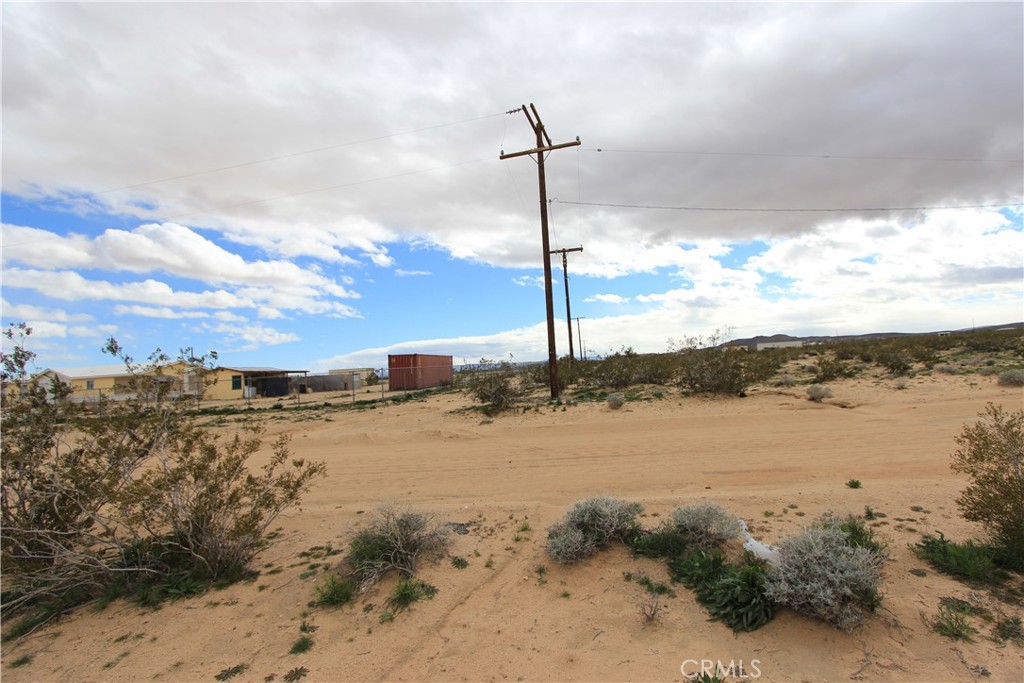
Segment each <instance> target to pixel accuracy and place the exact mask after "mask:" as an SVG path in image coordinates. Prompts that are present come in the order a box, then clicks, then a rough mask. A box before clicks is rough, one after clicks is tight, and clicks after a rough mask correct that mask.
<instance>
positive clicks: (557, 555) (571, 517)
mask: <svg viewBox="0 0 1024 683" xmlns="http://www.w3.org/2000/svg"><path fill="white" fill-rule="evenodd" d="M642 509H643V508H642V507H641V506H640V505H639V504H638V503H630V502H627V501H624V500H618V499H616V498H588V499H587V500H582V501H577V502H576V503H575V504H573V506H572V507H571V508H570V509H569V511H568V512H567V513H566V514H565V517H564V519H563V520H562V521H561V522H558V523H556V524H554V525H552V526H551V527H550V528H549V529H548V545H547V553H548V556H549V557H551V559H552V560H554V561H555V562H558V563H559V564H571V563H573V562H578V561H579V560H582V559H583V558H585V557H588V556H590V555H592V554H594V553H595V552H597V551H598V550H599V549H601V548H604V547H606V546H608V544H609V543H611V542H612V541H616V540H617V541H623V542H625V541H628V540H629V539H630V538H631V537H632V536H633V535H635V534H636V533H637V532H638V530H639V528H640V525H639V524H638V523H637V521H636V516H637V515H638V514H639V513H640V512H641V510H642Z"/></svg>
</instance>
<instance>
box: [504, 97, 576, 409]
mask: <svg viewBox="0 0 1024 683" xmlns="http://www.w3.org/2000/svg"><path fill="white" fill-rule="evenodd" d="M522 110H523V113H524V114H526V120H527V121H529V122H530V127H531V128H533V132H534V134H536V136H537V146H536V147H534V148H533V149H527V150H524V151H522V152H513V153H512V154H505V150H502V151H501V156H499V157H498V158H499V159H512V158H514V157H521V156H526V155H528V154H536V155H537V179H538V184H539V185H540V235H541V247H542V249H543V250H544V298H545V300H546V304H547V312H548V375H549V377H550V381H551V398H558V394H559V392H560V390H559V387H558V353H557V352H556V351H555V303H554V296H553V295H552V292H551V242H550V241H549V240H548V190H547V185H546V183H545V178H544V153H545V152H550V151H553V150H556V149H562V148H564V147H576V146H578V145H579V144H580V138H579V136H576V141H575V142H563V143H562V144H559V145H554V144H552V143H551V138H550V137H548V132H547V131H546V130H545V129H544V123H543V122H542V121H541V120H540V114H538V113H537V108H536V107H535V106H533V103H532V102H531V103H530V108H529V109H527V108H526V105H525V104H524V105H523V107H522ZM530 112H533V116H531V115H530ZM545 142H546V143H547V144H546V145H545V144H544V143H545Z"/></svg>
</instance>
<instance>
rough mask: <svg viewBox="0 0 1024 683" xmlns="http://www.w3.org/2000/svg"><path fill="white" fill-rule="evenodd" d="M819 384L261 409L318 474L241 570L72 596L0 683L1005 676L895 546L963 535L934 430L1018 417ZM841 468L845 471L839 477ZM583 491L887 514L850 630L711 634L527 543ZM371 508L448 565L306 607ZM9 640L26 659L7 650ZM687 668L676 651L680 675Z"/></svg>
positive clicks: (694, 612) (766, 532) (982, 387)
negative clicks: (981, 418) (190, 590)
mask: <svg viewBox="0 0 1024 683" xmlns="http://www.w3.org/2000/svg"><path fill="white" fill-rule="evenodd" d="M832 387H833V390H834V392H835V397H834V398H832V399H828V400H826V401H825V402H824V403H822V404H816V403H812V402H810V401H808V400H806V398H805V394H804V391H803V388H802V387H794V388H791V389H769V388H764V389H760V390H754V391H752V392H751V393H750V395H749V396H748V397H747V398H743V399H738V398H719V399H707V398H689V397H680V396H676V395H671V394H670V395H667V396H666V397H665V398H663V399H661V400H653V401H649V402H638V403H633V402H631V403H627V404H626V405H625V406H624V407H623V408H621V409H620V410H611V409H610V408H609V407H608V406H607V405H605V404H604V403H587V404H580V405H575V406H568V407H565V408H564V409H563V408H562V407H557V408H553V407H550V406H545V407H542V408H541V409H540V410H539V412H538V411H530V412H527V413H522V412H520V413H516V414H508V415H504V416H499V417H496V418H494V419H493V420H486V419H483V418H482V417H481V416H480V414H479V413H473V412H457V411H456V409H458V408H461V407H464V406H466V405H469V401H468V399H466V398H465V397H463V396H461V395H459V394H454V393H448V394H439V395H435V396H433V397H430V398H429V399H427V400H424V401H415V402H409V403H404V404H400V405H392V406H388V407H383V408H378V409H374V410H366V411H361V412H359V411H354V410H353V411H333V412H330V413H325V414H324V415H320V416H316V417H313V414H308V413H307V414H306V415H305V417H312V418H313V419H306V420H304V421H289V420H271V421H268V422H267V427H268V430H269V436H271V437H272V436H273V435H274V434H277V433H280V432H284V433H287V434H290V435H291V436H292V442H291V443H292V448H293V450H294V452H295V454H296V455H298V456H301V457H305V458H312V459H319V460H324V461H326V463H327V467H328V473H329V476H328V477H327V478H326V479H323V480H321V481H320V482H319V483H317V485H316V486H315V488H314V489H313V490H312V491H311V492H310V493H309V494H308V495H307V497H306V498H305V500H304V503H303V505H302V508H301V510H293V511H290V512H289V513H288V514H286V515H285V516H283V517H281V518H280V519H279V522H278V524H277V525H275V526H279V527H280V528H281V531H282V536H281V538H280V540H279V542H278V543H277V544H276V545H274V546H273V547H272V548H270V549H269V550H267V551H265V552H264V553H263V554H262V555H261V556H260V557H258V558H257V561H256V566H257V567H261V568H262V572H263V573H262V574H261V576H260V577H259V578H258V579H257V580H256V581H255V582H253V583H243V584H236V585H234V586H230V587H228V588H226V589H224V590H221V591H213V592H209V593H207V594H205V595H203V596H200V597H196V598H192V599H187V600H180V601H177V602H173V603H168V604H166V605H165V606H163V607H162V608H161V609H158V610H155V611H147V610H143V609H140V608H139V607H136V606H133V605H130V604H126V603H123V602H118V603H115V604H113V605H111V606H109V607H107V608H106V609H105V610H103V611H95V610H93V609H90V608H88V607H86V608H83V609H81V610H80V611H79V612H77V613H75V614H73V615H71V616H69V617H66V618H64V619H62V620H61V621H59V622H58V623H55V624H52V625H49V626H47V627H45V628H44V629H41V630H39V631H37V632H35V633H33V634H32V635H30V636H29V637H27V638H25V639H23V640H22V641H19V642H17V643H15V644H13V645H10V644H9V645H7V646H5V647H4V651H3V661H4V668H3V670H2V674H3V677H4V679H5V680H7V681H12V682H16V681H149V680H152V681H213V680H215V676H216V675H217V674H218V673H219V672H221V671H224V670H225V669H228V668H230V667H232V666H235V665H238V664H245V665H247V669H246V670H245V671H244V672H243V673H241V674H239V675H237V676H235V677H233V678H232V679H231V680H233V681H269V680H275V681H282V680H284V679H285V675H286V673H287V672H289V671H293V670H295V669H296V668H299V667H303V668H305V669H306V671H307V672H308V674H307V675H306V677H305V678H304V679H302V680H304V681H372V680H395V681H427V680H429V681H449V680H450V681H463V680H466V681H488V680H527V681H654V680H684V678H683V674H682V672H681V670H680V669H681V665H683V664H684V663H685V662H687V660H695V661H696V662H699V661H700V660H711V661H721V662H723V663H725V664H728V663H729V662H730V661H732V662H734V663H735V664H736V665H737V666H738V665H740V664H741V663H742V666H743V669H744V673H746V674H748V678H747V679H746V680H761V681H773V682H774V681H847V680H866V681H976V680H991V681H1015V682H1020V681H1024V648H1021V647H1019V646H1017V645H1013V644H1010V645H1006V646H1002V647H1000V646H998V645H997V644H996V643H994V642H993V641H991V640H989V639H988V638H987V635H988V633H989V632H990V628H991V627H990V626H988V625H984V624H981V623H979V624H978V625H979V627H980V628H982V629H983V630H982V633H981V634H979V637H978V638H977V640H976V642H975V643H973V644H967V643H955V642H953V641H951V640H948V639H946V638H944V637H942V636H940V635H938V634H936V633H934V632H932V631H931V630H930V629H928V628H927V627H926V626H925V625H924V624H923V623H922V620H921V613H922V612H925V613H927V614H929V615H934V614H935V613H936V611H937V607H938V601H939V598H940V597H942V596H954V597H959V598H965V599H966V598H968V597H969V594H970V593H971V589H970V588H969V587H967V586H965V585H964V584H961V583H958V582H956V581H954V580H952V579H950V578H948V577H946V576H943V575H941V574H938V573H936V572H935V571H934V570H932V569H931V567H928V566H927V565H926V564H924V563H923V562H922V561H920V560H918V559H917V558H915V557H914V555H913V553H912V552H911V550H910V549H909V547H908V545H909V544H912V543H914V542H917V541H919V540H920V537H921V534H922V533H924V532H932V531H934V530H937V529H938V530H942V531H943V532H945V534H946V535H947V536H948V537H950V538H954V539H958V540H965V539H967V538H971V537H973V538H979V537H980V535H981V532H980V530H979V528H978V527H976V526H975V525H973V524H970V523H968V522H965V521H964V520H962V519H961V518H960V517H959V514H958V510H957V507H956V504H955V498H956V496H957V494H958V492H959V491H960V490H961V489H962V488H963V487H964V486H965V484H966V482H967V480H966V478H965V477H963V476H961V475H957V474H955V473H953V472H952V471H951V470H950V468H949V462H950V457H949V456H950V454H951V453H952V451H953V450H954V449H955V444H954V437H955V436H956V435H957V434H959V433H960V430H961V428H962V426H963V425H964V424H965V423H967V422H973V421H974V420H975V419H976V417H977V415H978V413H979V412H981V411H982V410H983V409H984V406H985V404H986V403H987V402H990V401H991V402H994V403H998V404H1002V405H1004V406H1005V407H1006V408H1007V409H1008V410H1017V409H1019V408H1020V407H1021V405H1022V402H1024V399H1022V393H1021V390H1020V388H1009V387H1000V386H998V385H997V383H996V379H995V378H994V377H981V376H978V375H962V376H948V375H937V374H936V375H928V376H919V377H916V378H914V379H911V380H909V381H908V383H907V386H906V388H905V389H902V390H899V389H897V388H896V385H894V383H893V381H891V380H887V379H882V378H863V379H855V380H845V381H843V382H837V383H833V384H832ZM267 412H268V413H270V412H271V411H267ZM280 414H281V413H279V415H280ZM285 414H287V413H285ZM328 418H329V419H328ZM269 442H270V439H268V440H267V442H266V443H267V444H268V445H269ZM851 478H856V479H860V480H861V481H862V482H863V487H862V488H860V489H852V488H849V487H847V486H846V485H845V483H846V481H847V480H848V479H851ZM594 495H610V496H615V497H621V498H626V499H628V500H631V501H637V502H640V503H642V504H643V505H644V516H643V518H642V521H643V522H644V524H645V525H648V526H652V527H653V526H656V525H657V524H658V522H659V521H660V519H662V518H664V517H665V516H666V515H668V514H670V513H671V511H672V509H673V508H675V507H676V506H679V505H683V504H689V503H693V502H697V501H701V500H710V501H713V502H716V503H719V504H721V505H723V506H725V507H726V508H728V509H729V510H731V511H732V512H734V513H736V514H738V515H740V516H741V517H743V518H744V519H746V520H747V522H748V524H749V525H750V527H751V530H752V531H753V533H754V535H755V536H756V537H759V538H761V539H762V540H764V541H766V542H769V543H773V542H777V541H779V540H781V539H782V538H785V537H787V536H789V535H792V534H794V533H796V532H798V531H799V530H800V528H801V527H802V526H804V525H806V524H807V523H808V522H810V521H811V520H812V519H814V518H815V517H817V516H818V515H819V514H821V513H823V512H825V511H827V510H833V511H835V512H838V513H862V512H863V511H864V509H865V506H871V507H872V508H873V509H874V510H875V511H878V512H884V513H885V514H886V515H887V517H886V518H885V519H884V520H880V521H881V522H882V524H881V525H880V526H878V527H877V531H878V533H879V534H880V536H881V537H882V538H884V539H885V540H887V541H888V543H889V548H890V551H891V559H890V561H889V562H888V565H887V572H886V580H885V584H884V591H885V602H884V608H885V609H884V610H882V611H881V612H880V613H878V614H877V615H875V616H873V617H872V618H870V619H869V620H868V621H867V623H866V625H865V626H864V627H863V628H861V629H860V630H858V631H857V632H855V633H852V634H848V633H844V632H842V631H839V630H836V629H834V628H832V627H830V626H828V625H826V624H824V623H822V622H818V621H815V620H812V619H810V618H807V617H804V616H800V615H797V614H794V613H792V612H790V611H787V610H782V611H781V612H780V613H779V615H778V616H777V617H776V618H775V619H774V621H772V622H770V623H769V624H768V625H767V626H765V627H763V628H761V629H760V630H758V631H755V632H753V633H742V634H738V635H734V634H733V633H732V632H731V631H730V630H729V629H728V628H727V627H725V626H723V625H721V624H718V623H713V622H709V621H708V617H707V614H706V613H705V611H704V610H703V609H702V608H701V606H700V605H699V604H697V602H696V601H695V599H694V597H693V595H692V593H691V592H690V591H688V590H686V589H685V588H683V587H681V586H677V595H676V597H673V598H666V599H664V600H663V601H662V604H663V606H664V610H663V612H662V615H661V618H660V619H659V620H658V621H657V622H656V623H653V624H649V623H645V622H644V620H643V618H642V617H641V615H640V611H639V607H640V604H641V602H642V601H644V600H645V595H644V593H643V590H642V589H641V588H640V587H639V586H638V585H637V584H636V583H635V582H632V583H631V582H627V581H625V580H624V578H623V573H624V572H626V571H630V572H633V573H636V572H639V571H641V570H642V571H645V572H646V573H647V574H648V575H649V576H650V577H651V578H653V579H655V580H658V581H667V580H668V575H667V572H666V569H665V566H664V563H662V562H658V561H654V560H647V559H642V558H639V559H637V558H633V557H631V556H630V554H629V553H628V552H627V551H626V550H625V549H624V548H621V547H619V548H612V549H609V550H606V551H602V552H601V553H599V554H598V555H596V556H595V557H593V558H590V559H589V560H587V561H585V562H583V563H581V564H579V565H576V566H569V567H560V566H557V565H555V564H553V563H552V562H551V561H550V560H548V559H547V557H546V555H545V553H544V543H545V529H546V528H547V527H548V526H549V525H551V524H552V523H554V522H555V521H556V520H558V519H559V518H560V517H561V516H562V515H563V514H564V513H565V511H566V509H567V508H568V507H569V506H570V505H571V504H572V503H573V502H575V501H577V500H580V499H583V498H586V497H590V496H594ZM387 501H393V502H397V503H399V504H408V505H411V506H413V507H415V508H417V509H421V510H424V511H429V512H431V513H436V514H437V515H439V516H440V517H441V518H442V519H445V520H449V521H453V522H466V523H469V524H470V529H471V530H470V533H469V534H466V535H455V536H453V538H454V542H453V546H452V548H451V553H452V554H454V555H460V556H462V557H464V558H465V559H466V560H467V561H468V563H469V564H468V567H466V568H465V569H462V570H459V569H456V568H455V567H453V566H452V565H451V564H450V563H449V562H447V561H444V562H440V563H438V564H435V565H429V566H425V567H423V568H422V569H421V570H420V572H419V575H420V576H421V577H422V578H423V579H424V580H426V581H427V582H429V583H431V584H433V585H435V586H436V587H437V588H438V592H437V595H436V596H435V597H434V598H433V599H432V600H428V601H423V602H418V603H416V604H414V605H413V606H412V608H411V609H410V610H408V611H404V612H401V613H398V614H397V616H396V617H395V618H394V620H393V621H392V622H389V623H381V620H380V613H381V610H382V603H383V602H384V600H385V598H386V596H387V594H388V592H389V591H390V588H391V586H392V585H393V582H394V580H393V579H390V580H387V581H385V582H383V583H382V584H380V585H379V587H378V588H376V589H375V590H373V591H372V592H370V593H369V594H366V595H364V596H361V597H360V599H359V600H358V601H357V602H356V603H355V604H354V605H349V606H346V607H343V608H340V609H322V608H311V607H309V606H308V603H309V601H310V600H311V599H312V597H313V589H314V585H315V584H316V583H317V581H318V580H319V577H320V576H322V573H317V574H316V575H314V576H311V577H308V576H305V574H304V572H306V571H307V564H308V563H309V562H310V561H311V560H310V559H308V558H307V559H303V558H302V557H299V553H300V552H302V551H305V550H308V549H310V548H311V547H314V546H323V545H325V544H333V546H334V547H336V548H344V547H345V546H346V543H347V541H348V540H349V539H350V538H351V537H352V535H353V533H354V532H355V530H357V529H358V528H359V526H360V524H361V523H365V520H366V519H367V517H368V515H369V513H370V512H372V511H373V509H374V508H376V507H377V506H378V505H379V504H381V503H383V502H387ZM912 506H913V509H912ZM915 510H922V511H915ZM339 557H340V556H335V557H333V558H331V559H332V560H338V559H339ZM539 566H544V567H546V571H545V573H544V575H543V580H541V578H542V577H541V575H540V574H539V573H538V572H537V568H538V567H539ZM915 568H917V569H925V570H926V574H925V575H924V576H918V575H915V574H912V573H911V572H910V570H911V569H915ZM277 569H283V571H280V572H279V573H272V572H273V571H276V570H277ZM318 571H319V570H318ZM304 577H305V578H304ZM1017 580H1018V581H1019V579H1017ZM979 597H980V599H982V600H986V601H987V604H989V605H990V607H991V608H992V609H994V610H1002V613H1005V614H1008V615H1021V614H1022V613H1024V606H1022V605H1007V604H1006V603H1003V602H996V601H994V600H993V599H992V598H991V597H990V596H988V595H987V594H986V593H984V592H981V593H980V594H979ZM303 622H305V623H306V624H307V625H308V626H312V627H315V628H316V630H315V631H314V632H312V633H310V636H311V637H312V639H313V640H314V642H315V644H314V646H313V648H312V649H311V650H310V651H309V652H307V653H305V654H299V655H291V654H289V652H288V651H289V648H290V647H291V645H292V643H294V642H295V641H296V640H297V639H298V638H299V637H300V635H302V633H300V625H301V624H302V623H303ZM23 655H31V656H32V661H31V663H30V664H28V665H26V666H23V667H19V668H9V667H8V666H7V665H8V664H9V663H10V662H11V661H12V660H14V659H16V658H18V657H21V656H23ZM698 667H699V664H696V663H694V662H691V663H689V664H688V665H687V672H693V671H695V670H696V669H697V668H698ZM982 668H984V669H985V670H987V671H988V672H990V676H989V677H987V678H983V677H982V675H981V671H982ZM755 671H756V673H757V674H759V676H755V675H754V674H755ZM271 677H273V678H271ZM729 680H744V679H737V678H736V677H731V678H730V679H729Z"/></svg>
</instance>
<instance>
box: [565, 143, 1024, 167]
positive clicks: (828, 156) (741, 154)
mask: <svg viewBox="0 0 1024 683" xmlns="http://www.w3.org/2000/svg"><path fill="white" fill-rule="evenodd" d="M583 151H584V152H616V153H621V154H678V155H684V156H728V157H769V158H782V159H848V160H861V161H939V162H962V163H1001V164H1024V159H984V158H970V157H904V156H867V155H855V154H781V153H772V152H715V151H699V150H674V149H612V148H608V147H585V148H583Z"/></svg>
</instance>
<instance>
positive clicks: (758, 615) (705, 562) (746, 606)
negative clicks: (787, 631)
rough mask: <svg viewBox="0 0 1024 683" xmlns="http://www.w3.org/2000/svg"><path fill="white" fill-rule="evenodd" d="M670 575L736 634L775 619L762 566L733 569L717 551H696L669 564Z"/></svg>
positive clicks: (773, 605)
mask: <svg viewBox="0 0 1024 683" xmlns="http://www.w3.org/2000/svg"><path fill="white" fill-rule="evenodd" d="M668 569H669V574H670V575H671V576H672V579H673V580H675V581H679V582H680V583H682V584H683V585H684V586H686V587H687V588H689V589H691V590H693V591H694V593H695V594H696V596H697V600H698V602H700V603H701V604H702V605H703V606H704V607H705V608H706V609H707V610H708V612H709V613H710V614H711V617H712V619H713V620H717V621H722V622H723V623H724V624H726V625H727V626H729V627H730V628H732V629H733V630H734V631H753V630H755V629H758V628H760V627H761V626H763V625H765V624H766V623H768V622H769V621H770V620H771V619H772V617H774V616H775V607H776V605H775V600H774V599H773V598H772V597H771V596H770V595H769V594H768V583H767V575H766V573H765V569H764V567H763V565H761V564H758V563H747V564H743V565H740V566H733V565H730V564H729V563H728V562H726V560H725V557H724V556H723V555H722V553H721V552H720V551H718V550H711V551H705V550H702V549H697V550H694V551H692V552H690V553H687V554H686V555H683V556H680V557H676V558H674V559H671V560H669V562H668Z"/></svg>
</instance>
